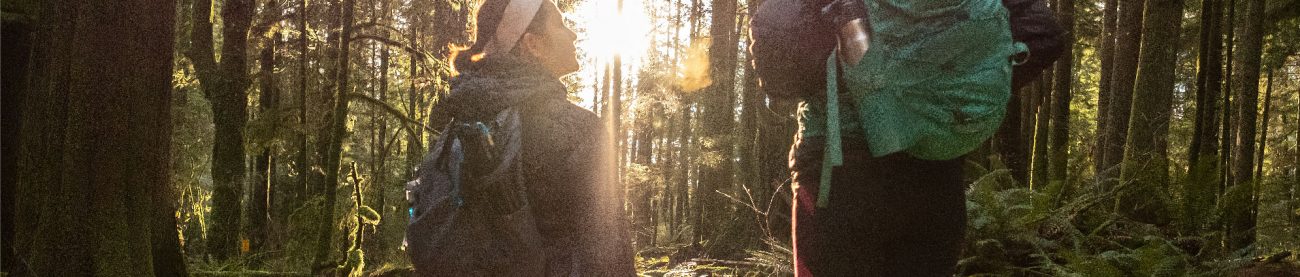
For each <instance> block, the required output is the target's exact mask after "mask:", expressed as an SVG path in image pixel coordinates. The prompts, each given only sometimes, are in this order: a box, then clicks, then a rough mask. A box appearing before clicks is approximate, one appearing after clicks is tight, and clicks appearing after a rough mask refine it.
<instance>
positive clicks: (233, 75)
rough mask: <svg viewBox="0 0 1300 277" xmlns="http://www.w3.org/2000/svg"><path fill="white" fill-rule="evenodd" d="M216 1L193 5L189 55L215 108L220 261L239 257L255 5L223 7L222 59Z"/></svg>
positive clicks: (214, 233)
mask: <svg viewBox="0 0 1300 277" xmlns="http://www.w3.org/2000/svg"><path fill="white" fill-rule="evenodd" d="M211 8H212V1H211V0H198V1H195V2H194V14H193V20H192V23H193V29H192V30H191V31H190V36H191V38H190V40H191V44H192V47H191V48H190V52H188V53H186V56H188V57H189V58H190V60H191V61H192V62H193V63H194V69H195V71H197V73H198V79H199V83H200V84H201V85H202V87H203V92H204V96H206V97H207V99H208V102H209V103H211V105H212V121H213V124H214V125H215V132H214V135H215V138H214V140H213V146H212V215H211V216H210V217H211V218H212V221H211V222H212V223H211V224H210V225H209V227H208V228H209V231H208V234H209V235H208V254H210V255H212V256H213V257H214V258H216V259H218V260H223V259H226V258H228V257H230V256H233V255H235V254H237V253H238V251H237V250H238V248H237V247H236V246H237V245H238V244H237V243H238V240H239V229H240V219H241V218H242V216H240V207H241V205H240V203H239V202H240V197H241V195H242V192H241V190H242V188H243V186H244V156H245V154H244V124H245V123H246V122H247V121H248V114H247V113H248V96H247V95H246V93H247V92H246V90H247V89H248V84H249V81H248V72H247V67H246V63H247V54H246V50H247V48H248V29H249V25H250V23H251V21H252V18H253V1H251V0H230V1H226V2H224V3H223V4H222V9H221V20H222V23H223V26H222V28H221V34H222V37H221V38H222V42H221V46H220V48H221V61H220V63H218V62H217V60H216V57H215V55H214V51H215V50H214V49H215V48H214V47H215V46H214V45H213V38H212V22H210V21H208V20H209V19H211V18H212V17H211V14H212V9H211Z"/></svg>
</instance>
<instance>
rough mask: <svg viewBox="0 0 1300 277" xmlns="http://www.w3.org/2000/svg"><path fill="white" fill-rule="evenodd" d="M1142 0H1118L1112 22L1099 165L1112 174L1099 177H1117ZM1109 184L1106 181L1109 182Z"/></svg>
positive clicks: (1134, 73) (1134, 70)
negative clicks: (1111, 60)
mask: <svg viewBox="0 0 1300 277" xmlns="http://www.w3.org/2000/svg"><path fill="white" fill-rule="evenodd" d="M1145 2H1146V1H1145V0H1135V1H1120V3H1119V11H1118V14H1119V17H1118V19H1117V21H1116V24H1115V30H1116V33H1115V36H1116V38H1115V39H1116V40H1115V58H1114V59H1115V60H1114V63H1113V64H1112V65H1111V66H1112V67H1111V71H1112V72H1111V76H1110V82H1111V88H1110V89H1111V94H1110V96H1111V97H1110V99H1109V100H1108V101H1109V103H1108V104H1107V105H1108V106H1109V107H1108V110H1109V111H1108V112H1107V114H1106V130H1103V131H1102V133H1101V135H1102V136H1104V138H1102V140H1104V141H1106V145H1105V147H1104V148H1103V151H1106V153H1103V154H1102V158H1103V159H1102V160H1101V161H1100V162H1099V163H1098V165H1097V166H1098V167H1097V168H1100V169H1103V171H1102V172H1110V173H1112V174H1105V173H1103V174H1098V177H1100V179H1102V180H1106V179H1109V178H1114V177H1118V176H1119V174H1113V173H1115V172H1114V171H1117V170H1116V166H1117V165H1119V163H1120V161H1122V160H1123V158H1124V143H1122V142H1123V141H1125V138H1126V137H1127V136H1128V128H1129V112H1130V111H1131V108H1132V107H1131V106H1132V103H1133V85H1134V81H1135V79H1136V78H1137V67H1138V52H1139V48H1140V46H1141V45H1140V44H1139V43H1140V42H1141V39H1142V35H1143V34H1142V7H1143V6H1144V3H1145ZM1108 183H1109V182H1108Z"/></svg>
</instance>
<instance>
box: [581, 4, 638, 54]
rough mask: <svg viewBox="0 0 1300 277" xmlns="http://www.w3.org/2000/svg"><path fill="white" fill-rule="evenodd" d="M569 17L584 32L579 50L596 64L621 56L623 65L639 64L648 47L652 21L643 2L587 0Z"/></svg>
mask: <svg viewBox="0 0 1300 277" xmlns="http://www.w3.org/2000/svg"><path fill="white" fill-rule="evenodd" d="M619 2H622V4H623V8H622V11H621V12H620V11H619V7H618V5H619ZM570 16H571V17H572V19H573V20H574V23H576V24H578V25H579V26H578V28H579V29H585V32H580V34H579V38H578V49H579V51H583V52H584V53H586V54H587V57H588V58H590V59H593V60H595V61H597V62H600V61H609V60H612V59H613V58H614V56H615V55H619V56H620V57H622V60H623V63H624V64H637V63H639V61H640V59H641V57H643V56H644V55H645V51H646V49H647V48H648V47H649V44H650V39H649V37H650V31H651V30H650V20H649V17H648V15H647V14H646V12H645V4H644V3H643V2H642V0H587V1H583V2H582V3H581V4H579V5H578V7H576V9H574V12H573V14H571V15H570Z"/></svg>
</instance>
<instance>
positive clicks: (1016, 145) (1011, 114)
mask: <svg viewBox="0 0 1300 277" xmlns="http://www.w3.org/2000/svg"><path fill="white" fill-rule="evenodd" d="M1029 94H1033V89H1032V88H1030V86H1025V87H1024V88H1021V89H1020V90H1018V91H1013V93H1012V95H1011V98H1010V100H1009V101H1007V116H1006V118H1005V119H1003V120H1002V126H999V127H998V132H997V134H996V135H994V138H993V141H994V145H995V146H996V147H995V148H996V149H995V150H996V151H997V152H998V155H999V157H1000V158H1001V159H1002V164H1003V165H1005V166H1006V167H1007V169H1009V170H1010V171H1011V177H1012V179H1014V180H1016V182H1018V183H1020V184H1028V183H1029V182H1028V181H1029V180H1028V179H1027V178H1028V175H1029V172H1028V171H1027V170H1026V166H1027V165H1028V164H1029V156H1028V153H1026V151H1025V148H1026V147H1025V138H1024V136H1023V135H1022V133H1021V132H1023V126H1024V125H1025V113H1024V109H1025V106H1026V104H1025V103H1026V102H1028V101H1026V99H1027V98H1028V97H1029V96H1027V95H1029Z"/></svg>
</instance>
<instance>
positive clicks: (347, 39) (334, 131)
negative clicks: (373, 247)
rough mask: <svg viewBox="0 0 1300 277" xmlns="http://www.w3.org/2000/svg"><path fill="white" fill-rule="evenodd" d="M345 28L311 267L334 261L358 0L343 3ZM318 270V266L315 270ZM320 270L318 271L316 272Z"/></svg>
mask: <svg viewBox="0 0 1300 277" xmlns="http://www.w3.org/2000/svg"><path fill="white" fill-rule="evenodd" d="M340 8H341V9H342V13H343V17H342V20H343V22H342V26H343V30H342V32H341V33H340V34H339V41H338V51H339V56H338V75H337V76H335V80H337V81H338V87H337V89H338V92H337V93H336V94H335V96H334V111H333V112H332V115H333V116H332V118H331V119H330V127H329V128H330V130H331V131H330V135H329V142H328V143H329V144H328V145H327V147H329V149H328V150H327V151H326V156H325V157H324V160H325V162H324V165H325V184H326V186H325V205H323V206H322V208H321V209H322V210H321V212H322V214H323V215H324V216H323V217H322V218H323V220H321V221H320V225H319V228H318V230H320V234H319V237H317V240H316V256H315V258H314V260H313V261H312V267H313V269H315V268H321V267H324V266H326V265H328V264H330V263H332V261H331V260H330V252H331V250H332V249H333V247H332V246H333V242H334V239H333V237H334V220H335V218H334V205H335V204H336V203H335V202H337V200H338V199H337V198H338V197H337V195H338V187H339V183H340V181H341V177H340V175H339V173H340V172H339V171H340V170H342V169H341V168H340V167H339V166H340V162H341V161H342V159H343V141H344V140H346V139H347V134H348V133H347V119H348V99H347V93H348V91H349V89H348V81H349V80H350V79H351V76H352V75H351V70H350V69H351V68H350V67H348V64H349V60H350V59H351V56H350V55H349V54H350V53H351V51H350V50H349V49H350V48H351V47H349V45H350V44H351V42H352V19H353V18H352V14H353V12H354V11H355V10H356V4H355V0H343V3H342V7H340ZM313 271H315V270H313ZM313 273H317V272H313Z"/></svg>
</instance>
